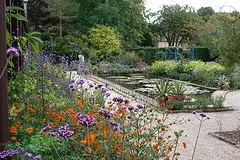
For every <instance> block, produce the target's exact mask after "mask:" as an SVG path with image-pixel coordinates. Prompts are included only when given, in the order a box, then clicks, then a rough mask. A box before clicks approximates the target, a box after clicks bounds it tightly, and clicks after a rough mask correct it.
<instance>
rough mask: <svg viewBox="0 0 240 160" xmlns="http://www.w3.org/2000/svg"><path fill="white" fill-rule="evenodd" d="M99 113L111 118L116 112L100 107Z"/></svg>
mask: <svg viewBox="0 0 240 160" xmlns="http://www.w3.org/2000/svg"><path fill="white" fill-rule="evenodd" d="M99 114H101V115H103V116H104V117H106V118H110V117H112V116H113V114H114V113H112V112H111V111H109V110H107V109H100V110H99Z"/></svg>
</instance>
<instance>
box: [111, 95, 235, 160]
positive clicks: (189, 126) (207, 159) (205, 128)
mask: <svg viewBox="0 0 240 160" xmlns="http://www.w3.org/2000/svg"><path fill="white" fill-rule="evenodd" d="M114 96H120V94H118V93H116V92H112V95H111V97H114ZM121 96H122V95H121ZM226 102H227V103H228V104H230V105H231V106H232V108H234V109H235V110H234V111H227V112H212V113H207V115H208V116H209V117H210V120H207V121H205V122H204V123H203V125H202V129H201V132H200V137H199V141H198V145H197V149H196V152H195V156H194V160H240V149H239V148H237V147H235V146H233V145H230V144H228V143H226V142H224V141H221V140H219V139H217V138H214V137H213V136H211V135H209V134H208V133H209V132H218V131H231V130H236V128H237V126H238V123H240V91H232V92H229V93H227V95H226ZM133 103H136V102H133ZM170 119H174V120H176V119H177V120H179V121H181V122H179V123H176V124H175V125H172V126H171V129H172V131H177V130H184V132H183V136H182V139H181V141H185V142H187V149H186V150H180V153H181V156H180V157H179V160H191V157H192V152H193V148H194V144H195V139H196V136H197V132H198V127H199V123H200V122H199V120H198V119H197V118H196V117H195V116H194V115H193V114H192V113H177V114H173V115H171V117H170ZM181 148H182V147H181Z"/></svg>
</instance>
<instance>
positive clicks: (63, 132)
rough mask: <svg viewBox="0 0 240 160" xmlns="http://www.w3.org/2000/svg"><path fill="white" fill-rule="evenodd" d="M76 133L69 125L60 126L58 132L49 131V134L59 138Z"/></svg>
mask: <svg viewBox="0 0 240 160" xmlns="http://www.w3.org/2000/svg"><path fill="white" fill-rule="evenodd" d="M73 134H74V131H72V130H70V128H69V125H68V124H66V125H65V126H60V127H59V128H58V132H49V133H48V135H51V136H56V137H59V138H68V137H71V136H72V135H73Z"/></svg>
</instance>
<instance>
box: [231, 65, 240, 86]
mask: <svg viewBox="0 0 240 160" xmlns="http://www.w3.org/2000/svg"><path fill="white" fill-rule="evenodd" d="M230 76H231V78H230V84H231V87H233V88H235V89H239V88H240V66H236V67H235V68H234V70H233V71H232V73H231V75H230Z"/></svg>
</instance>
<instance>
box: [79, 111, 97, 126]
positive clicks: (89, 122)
mask: <svg viewBox="0 0 240 160" xmlns="http://www.w3.org/2000/svg"><path fill="white" fill-rule="evenodd" d="M76 118H77V119H78V123H79V124H81V125H83V126H86V127H90V126H94V125H96V124H97V121H96V118H94V117H91V116H90V115H85V116H83V115H82V114H81V113H79V112H78V113H77V114H76Z"/></svg>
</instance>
